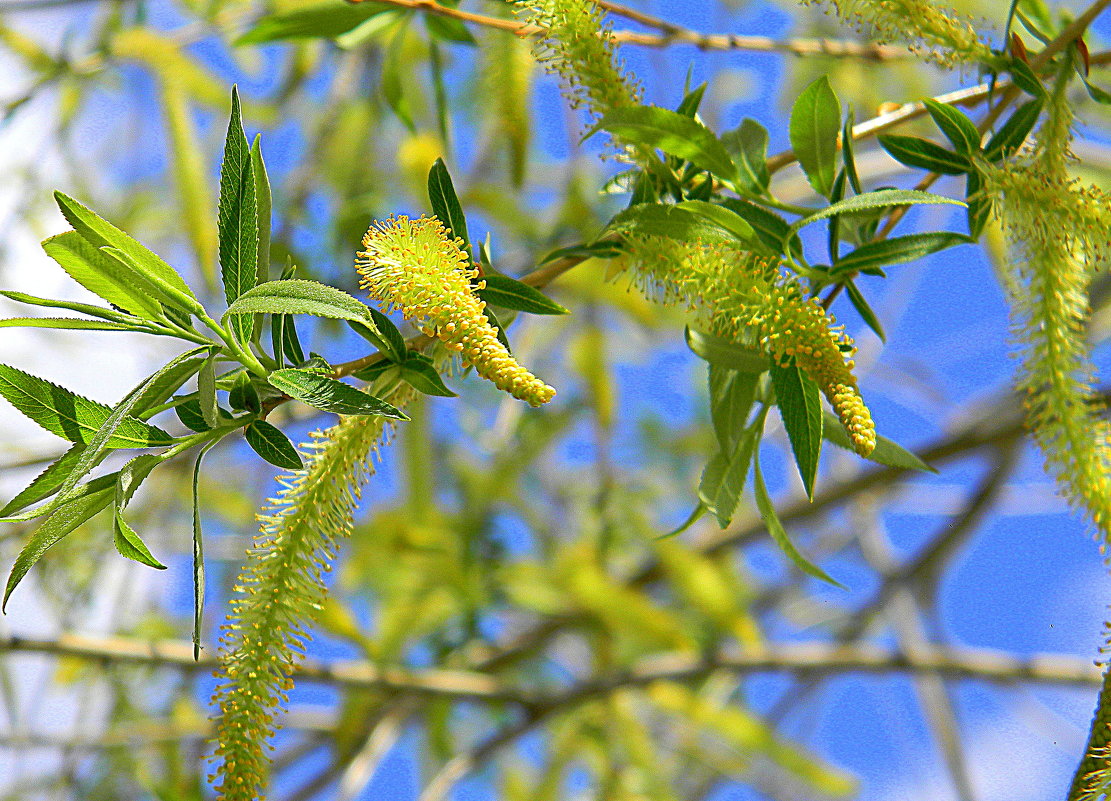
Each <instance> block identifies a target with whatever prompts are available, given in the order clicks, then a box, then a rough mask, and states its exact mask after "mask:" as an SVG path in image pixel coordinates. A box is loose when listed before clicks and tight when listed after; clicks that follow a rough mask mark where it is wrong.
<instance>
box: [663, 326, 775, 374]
mask: <svg viewBox="0 0 1111 801" xmlns="http://www.w3.org/2000/svg"><path fill="white" fill-rule="evenodd" d="M684 336H685V337H686V340H687V347H689V348H690V349H691V350H692V351H693V352H694V354H695V355H696V356H698V357H700V358H702V359H705V360H706V361H708V362H709V363H710V364H715V365H718V366H719V367H725V368H727V369H729V370H740V371H741V372H745V373H762V372H764V371H765V370H767V369H768V368H769V367H770V366H771V360H770V359H769V358H768V355H767V354H766V353H764V352H763V351H762V350H758V349H756V348H749V347H745V346H744V345H738V344H736V343H734V342H730V341H729V340H728V339H723V338H722V337H719V336H714V335H713V334H707V333H705V332H703V331H698V330H696V329H694V328H691V327H690V326H687V328H686V329H685V330H684Z"/></svg>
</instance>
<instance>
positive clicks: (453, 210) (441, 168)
mask: <svg viewBox="0 0 1111 801" xmlns="http://www.w3.org/2000/svg"><path fill="white" fill-rule="evenodd" d="M428 202H429V203H431V204H432V213H433V214H435V215H436V216H437V217H438V218H439V219H440V222H442V223H443V224H444V227H445V228H447V229H448V233H449V234H450V235H451V236H454V237H458V238H459V239H462V240H463V249H464V250H465V251H466V252H467V255H468V256H470V255H471V239H470V235H469V234H468V233H467V218H466V217H464V216H463V207H462V205H460V203H459V196H458V195H456V194H455V187H454V186H453V185H452V183H451V175H450V173H448V170H447V165H445V164H444V160H443V159H436V161H435V162H434V163H433V164H432V169H430V170H429V171H428Z"/></svg>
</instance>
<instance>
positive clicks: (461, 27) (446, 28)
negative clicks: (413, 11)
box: [424, 13, 478, 45]
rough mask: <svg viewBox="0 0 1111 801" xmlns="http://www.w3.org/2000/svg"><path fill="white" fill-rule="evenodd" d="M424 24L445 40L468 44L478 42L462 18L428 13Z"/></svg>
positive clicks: (437, 36) (430, 31) (438, 37)
mask: <svg viewBox="0 0 1111 801" xmlns="http://www.w3.org/2000/svg"><path fill="white" fill-rule="evenodd" d="M424 24H425V25H426V26H427V27H428V32H429V33H431V34H432V35H433V36H434V37H435V38H437V39H442V40H443V41H445V42H455V43H456V44H466V45H476V44H478V42H477V41H475V38H474V36H473V35H472V34H471V32H470V30H468V29H467V26H466V25H465V24H464V23H463V21H462V20H458V19H454V18H452V17H441V16H438V15H436V14H431V13H428V14H425V15H424Z"/></svg>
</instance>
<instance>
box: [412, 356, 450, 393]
mask: <svg viewBox="0 0 1111 801" xmlns="http://www.w3.org/2000/svg"><path fill="white" fill-rule="evenodd" d="M401 377H402V379H404V380H405V381H407V382H408V383H409V384H411V385H412V386H413V388H414V389H417V390H419V391H420V392H423V393H424V394H425V395H439V396H440V397H444V398H454V397H455V393H454V392H452V391H451V390H450V389H448V388H447V386H446V385H445V384H444V380H443V379H442V378H440V374H439V373H438V372H436V368H435V367H433V366H432V365H431V364H429V363H428V362H426V361H424V360H423V359H408V360H406V361H405V363H404V364H402V365H401Z"/></svg>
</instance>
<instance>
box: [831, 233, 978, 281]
mask: <svg viewBox="0 0 1111 801" xmlns="http://www.w3.org/2000/svg"><path fill="white" fill-rule="evenodd" d="M974 241H975V240H973V239H972V238H971V237H968V236H965V235H964V234H958V233H953V232H950V231H930V232H928V233H924V234H908V235H906V236H897V237H892V238H891V239H883V240H879V241H876V242H868V243H866V244H863V245H861V246H860V247H858V248H857V249H856V250H854V251H853V252H852V253H850V254H848V255H847V256H843V257H841V259H840V260H839V261H838V262H837V264H836V266H835V267H834V268H833V270H832V271H831V273H832V274H833V275H841V274H843V273H847V272H853V271H857V272H859V271H862V270H868V269H871V268H875V267H885V266H887V265H889V264H903V263H905V262H909V261H914V260H916V259H921V258H924V257H926V256H929V255H930V254H932V253H937V252H939V251H942V250H945V249H946V248H951V247H953V246H955V245H967V244H969V243H971V242H974Z"/></svg>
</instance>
